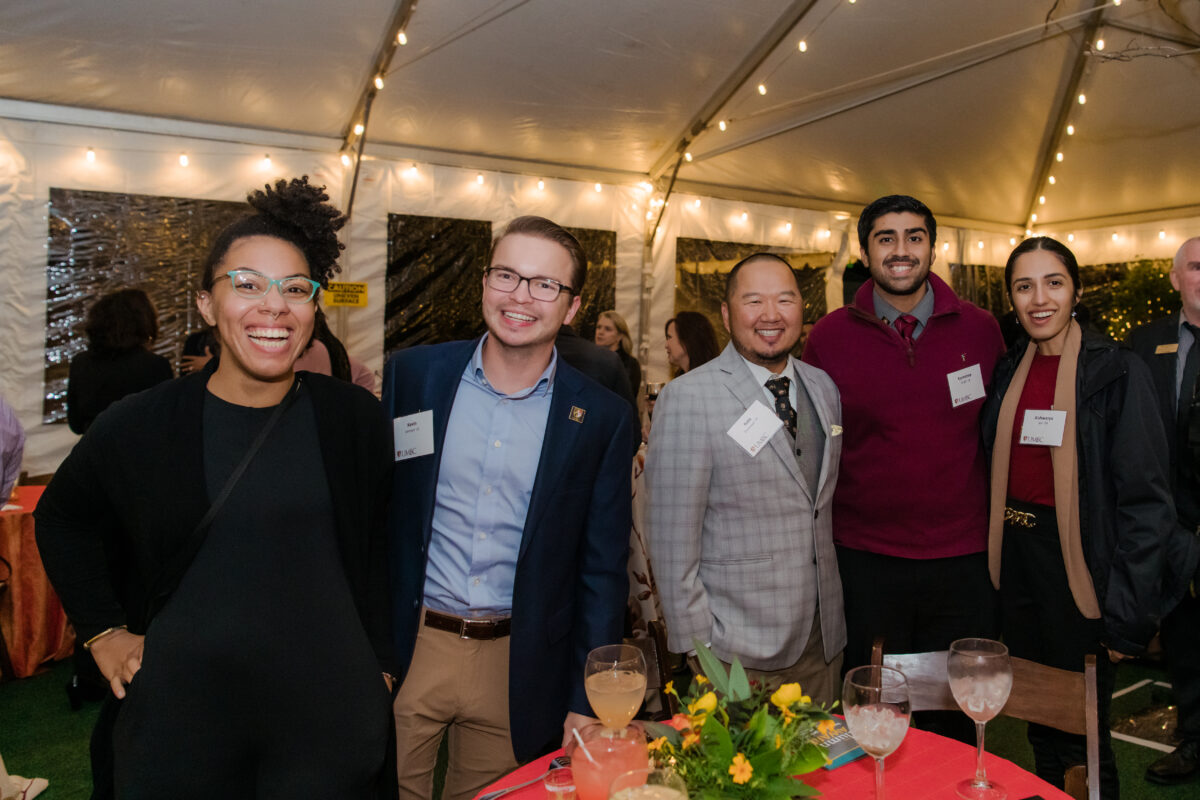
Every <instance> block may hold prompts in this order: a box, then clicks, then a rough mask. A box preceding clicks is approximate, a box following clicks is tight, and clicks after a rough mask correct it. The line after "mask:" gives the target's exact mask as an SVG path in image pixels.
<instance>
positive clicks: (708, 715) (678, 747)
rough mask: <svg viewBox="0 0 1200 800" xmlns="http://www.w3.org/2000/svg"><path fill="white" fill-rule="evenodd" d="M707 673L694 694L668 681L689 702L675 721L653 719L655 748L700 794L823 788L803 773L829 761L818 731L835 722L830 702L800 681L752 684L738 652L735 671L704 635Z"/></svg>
mask: <svg viewBox="0 0 1200 800" xmlns="http://www.w3.org/2000/svg"><path fill="white" fill-rule="evenodd" d="M696 654H697V656H698V657H699V659H700V667H701V669H703V674H702V675H697V676H696V679H695V680H694V681H693V682H692V685H691V687H690V688H689V689H688V693H687V696H686V697H679V695H678V694H677V693H676V692H675V689H674V687H673V686H672V685H671V684H668V685H667V687H666V689H667V691H668V692H670V693H671V694H673V695H675V697H676V698H678V699H679V701H680V703H681V705H682V706H683V707H684V708H686V709H687V712H688V713H686V714H676V715H675V716H674V717H673V718H672V719H671V724H670V725H663V724H659V723H654V722H648V723H646V729H647V732H648V733H649V734H650V735H651V736H652V737H654V739H653V741H652V742H651V743H650V754H651V756H652V757H653V758H654V760H655V762H656V763H658V764H659V765H660V766H665V767H670V768H671V769H673V770H674V771H675V772H676V773H678V774H679V775H680V777H682V778H683V780H684V782H685V783H687V787H688V793H689V795H691V797H693V798H695V799H696V800H719V799H721V798H755V800H785V798H790V797H808V796H811V795H815V794H817V791H816V790H815V789H813V788H812V787H810V786H807V785H806V784H804V783H802V782H801V781H800V780H798V779H797V778H796V777H795V776H796V775H802V774H804V773H806V772H812V771H813V770H815V769H817V768H818V767H821V766H824V764H825V752H824V750H823V749H822V748H820V747H818V746H817V745H815V744H813V743H812V741H811V739H812V737H813V736H814V735H815V734H816V732H817V731H818V729H821V728H824V727H832V726H833V724H834V723H833V718H832V717H830V716H829V712H828V710H827V709H825V708H823V707H821V706H819V705H815V704H814V703H813V702H812V700H811V699H809V698H808V697H807V696H805V695H804V694H803V692H802V690H801V688H800V684H798V683H786V684H784V685H783V686H780V687H779V688H778V689H773V687H770V686H759V685H751V683H750V681H749V680H748V679H747V677H746V671H745V670H744V669H743V668H742V665H741V663H740V662H739V661H738V660H737V659H736V658H735V659H734V661H733V665H732V667H731V668H730V670H729V672H728V673H726V672H725V667H724V666H723V665H722V664H721V662H720V661H718V660H717V657H716V656H714V655H713V654H712V652H711V651H710V650H709V649H708V648H707V647H705V646H704V645H702V644H700V643H699V642H697V643H696Z"/></svg>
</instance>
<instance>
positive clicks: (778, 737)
mask: <svg viewBox="0 0 1200 800" xmlns="http://www.w3.org/2000/svg"><path fill="white" fill-rule="evenodd" d="M781 747H783V734H782V733H777V734H775V749H776V750H778V749H779V748H781Z"/></svg>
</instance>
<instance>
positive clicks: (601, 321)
mask: <svg viewBox="0 0 1200 800" xmlns="http://www.w3.org/2000/svg"><path fill="white" fill-rule="evenodd" d="M595 341H596V344H598V345H600V346H601V347H607V348H608V349H609V350H612V351H613V352H614V353H616V354H617V357H618V358H620V359H621V366H623V367H625V372H626V373H627V374H628V375H629V388H630V389H632V390H633V396H634V397H637V396H638V392H640V391H641V389H642V365H641V364H640V363H638V360H637V358H636V357H635V356H634V355H633V339H632V338H631V337H630V335H629V323H627V322H626V321H625V318H624V317H622V316H621V315H620V314H618V313H617V312H616V311H613V310H611V309H610V310H608V311H601V312H600V316H599V318H598V319H597V320H596V340H595Z"/></svg>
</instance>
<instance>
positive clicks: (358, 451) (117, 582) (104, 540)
mask: <svg viewBox="0 0 1200 800" xmlns="http://www.w3.org/2000/svg"><path fill="white" fill-rule="evenodd" d="M212 371H213V368H212V365H211V364H210V365H209V367H208V368H206V369H204V370H202V371H200V372H198V373H194V374H192V375H188V376H186V377H183V378H179V379H177V380H172V381H168V382H167V383H163V384H160V385H159V386H156V387H154V388H153V389H150V390H148V391H145V392H142V393H140V394H137V395H133V396H130V397H127V398H125V399H123V400H121V401H119V402H117V403H115V404H114V405H113V406H111V407H110V408H109V409H108V410H107V411H105V412H104V413H103V414H101V415H100V417H98V418H97V419H96V422H95V424H94V425H93V426H92V428H91V429H90V430H89V431H88V433H87V435H86V436H84V438H83V439H81V440H80V441H79V443H78V444H77V445H76V446H75V448H74V450H72V451H71V454H70V455H69V456H67V459H66V460H65V461H64V462H63V463H62V466H60V467H59V469H58V472H57V473H56V474H55V476H54V479H53V480H52V481H51V482H50V485H49V486H48V487H46V492H45V494H43V495H42V498H41V501H40V502H39V503H38V506H37V510H36V511H35V512H34V516H35V518H36V520H37V525H36V530H37V541H38V548H39V549H40V550H41V555H42V561H43V562H44V564H45V567H46V573H47V574H48V575H49V576H50V580H51V582H52V583H53V584H54V588H55V590H56V591H57V592H58V595H59V597H60V598H61V600H62V603H63V607H64V608H65V609H66V611H67V615H68V616H69V617H70V619H71V622H72V623H73V624H74V626H75V630H76V633H77V634H78V636H79V637H80V638H81V639H83V640H87V639H89V638H91V637H92V636H95V635H96V634H97V633H100V632H101V631H103V630H105V629H107V628H110V627H113V626H117V625H128V627H129V630H130V631H132V632H134V633H145V630H146V627H147V626H148V625H149V623H150V619H151V617H152V616H153V613H154V612H155V611H156V610H157V609H158V608H160V607H161V599H162V596H163V594H164V593H169V592H172V591H174V589H175V588H176V585H177V583H178V579H176V580H175V581H174V582H173V583H172V582H170V581H168V582H167V583H166V584H164V583H163V579H164V575H165V571H166V569H167V565H169V564H171V562H172V560H173V559H174V558H176V557H177V555H178V554H179V552H180V550H181V549H182V548H183V547H184V546H185V544H186V542H187V540H188V538H189V535H190V534H191V532H192V530H193V529H194V528H195V527H196V525H197V523H198V522H199V521H200V520H201V518H202V517H203V516H204V514H205V512H206V511H207V510H208V505H209V503H208V497H207V493H206V488H205V486H206V484H205V478H204V463H203V455H204V447H203V438H202V436H203V433H202V430H201V429H202V422H203V404H204V394H205V386H206V385H207V383H208V378H209V377H210V375H211V374H212ZM299 375H300V376H301V378H302V380H303V382H304V386H305V388H306V390H307V391H309V392H310V395H311V398H312V404H313V410H314V413H315V415H316V419H317V436H318V439H319V442H320V448H321V456H322V459H323V461H324V465H325V473H326V476H327V479H328V481H329V491H330V495H331V497H332V501H333V512H334V522H335V528H336V531H337V543H338V549H339V552H340V553H341V559H342V567H343V569H344V570H345V573H346V579H347V582H348V583H349V585H350V591H351V594H352V595H353V598H354V604H355V607H356V609H357V610H358V614H359V617H360V619H361V620H362V624H363V627H364V629H365V630H366V632H367V636H368V638H369V639H370V641H371V645H372V647H373V648H374V650H375V653H376V656H377V658H378V659H379V663H380V669H381V670H382V671H385V672H390V673H393V674H394V673H395V672H396V670H395V668H394V666H393V661H392V645H391V595H390V592H389V588H388V583H387V559H386V554H385V548H386V541H385V533H386V532H385V529H384V518H385V513H386V505H387V502H388V494H389V491H390V489H391V484H390V481H391V471H392V458H391V441H392V432H391V425H390V423H389V421H388V419H387V417H386V415H385V414H384V412H383V408H382V406H381V405H380V404H379V402H378V401H377V400H376V399H375V398H374V397H373V396H372V395H371V394H370V393H369V392H367V391H366V390H364V389H362V388H360V387H358V386H354V385H353V384H349V383H345V382H343V381H338V380H335V379H333V378H330V377H327V376H324V375H316V374H313V373H308V372H302V373H299Z"/></svg>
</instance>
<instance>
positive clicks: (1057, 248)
mask: <svg viewBox="0 0 1200 800" xmlns="http://www.w3.org/2000/svg"><path fill="white" fill-rule="evenodd" d="M1034 250H1045V251H1046V252H1047V253H1051V254H1052V255H1053V256H1054V257H1055V258H1057V259H1058V260H1059V261H1061V262H1062V265H1063V266H1064V267H1066V268H1067V274H1068V275H1070V276H1071V289H1072V290H1073V292H1074V293H1075V294H1079V290H1080V288H1081V287H1082V286H1083V284H1082V282H1081V281H1080V279H1079V262H1078V261H1076V260H1075V254H1074V253H1072V252H1071V248H1069V247H1067V246H1066V245H1065V244H1063V243H1062V242H1060V241H1059V240H1058V239H1051V238H1050V237H1049V236H1035V237H1033V238H1032V239H1026V240H1025V241H1023V242H1021V243H1020V244H1019V245H1017V246H1016V247H1015V248H1013V251H1012V252H1011V253H1009V254H1008V261H1007V262H1006V263H1005V264H1004V288H1005V289H1006V290H1007V291H1008V301H1009V302H1010V303H1011V302H1012V274H1013V268H1014V267H1015V266H1016V264H1017V259H1018V258H1020V257H1021V256H1023V255H1025V254H1026V253H1032V252H1033V251H1034Z"/></svg>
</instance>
